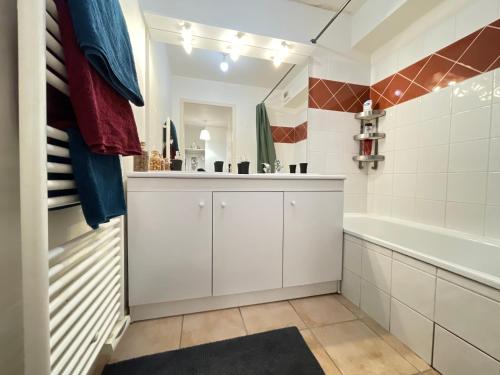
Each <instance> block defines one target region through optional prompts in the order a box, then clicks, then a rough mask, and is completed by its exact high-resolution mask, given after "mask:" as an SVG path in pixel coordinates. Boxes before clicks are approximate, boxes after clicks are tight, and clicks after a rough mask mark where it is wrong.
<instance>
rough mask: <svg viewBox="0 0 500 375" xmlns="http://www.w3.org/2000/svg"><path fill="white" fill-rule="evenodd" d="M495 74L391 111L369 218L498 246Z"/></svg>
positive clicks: (498, 98)
mask: <svg viewBox="0 0 500 375" xmlns="http://www.w3.org/2000/svg"><path fill="white" fill-rule="evenodd" d="M499 93H500V69H497V70H496V71H494V72H489V73H484V74H481V75H479V76H477V77H474V78H471V79H469V80H467V81H464V82H462V83H460V84H458V85H457V86H456V87H453V88H452V87H448V88H446V89H444V90H441V91H438V92H433V93H430V94H427V95H425V96H423V97H420V98H417V99H414V100H411V101H408V102H406V103H403V104H401V105H398V106H395V107H392V108H389V109H388V110H387V118H385V119H383V120H382V121H381V129H382V131H385V132H386V133H387V138H386V140H385V141H384V142H381V145H380V146H381V148H380V151H381V153H383V154H385V155H386V161H385V162H384V163H381V168H380V169H379V170H378V171H376V172H374V173H371V172H370V175H369V179H368V211H369V212H372V213H376V214H380V215H385V216H394V217H398V218H403V219H410V220H415V221H419V222H422V223H426V224H431V225H438V226H445V227H447V228H452V229H457V230H460V231H464V232H468V233H473V234H478V235H486V236H490V237H497V238H500V199H499V197H500V194H499V192H500V94H499Z"/></svg>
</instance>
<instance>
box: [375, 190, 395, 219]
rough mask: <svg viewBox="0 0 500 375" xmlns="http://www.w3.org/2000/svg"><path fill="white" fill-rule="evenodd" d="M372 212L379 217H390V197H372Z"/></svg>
mask: <svg viewBox="0 0 500 375" xmlns="http://www.w3.org/2000/svg"><path fill="white" fill-rule="evenodd" d="M373 206H374V208H373V212H374V213H375V214H377V215H381V216H391V208H392V197H391V196H388V195H374V205H373Z"/></svg>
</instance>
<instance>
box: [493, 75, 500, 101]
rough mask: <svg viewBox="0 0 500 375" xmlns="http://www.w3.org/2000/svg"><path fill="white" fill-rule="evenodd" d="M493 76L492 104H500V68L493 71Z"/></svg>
mask: <svg viewBox="0 0 500 375" xmlns="http://www.w3.org/2000/svg"><path fill="white" fill-rule="evenodd" d="M493 74H494V76H495V81H494V86H493V103H500V68H497V69H495V70H494V71H493Z"/></svg>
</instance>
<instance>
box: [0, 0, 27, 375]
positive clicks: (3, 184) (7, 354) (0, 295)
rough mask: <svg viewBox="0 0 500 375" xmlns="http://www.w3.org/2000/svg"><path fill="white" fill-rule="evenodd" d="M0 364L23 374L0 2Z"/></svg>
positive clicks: (13, 49) (8, 34) (10, 46)
mask: <svg viewBox="0 0 500 375" xmlns="http://www.w3.org/2000/svg"><path fill="white" fill-rule="evenodd" d="M0 62H1V67H2V73H1V74H0V113H1V114H2V125H1V126H0V172H1V174H2V177H1V178H0V192H1V194H0V238H1V241H2V244H1V245H0V348H1V350H0V369H2V370H1V372H2V373H5V374H22V373H23V372H24V367H23V321H22V319H23V309H22V273H21V233H20V230H21V229H20V201H19V146H18V145H19V139H18V136H19V134H18V131H19V130H18V115H17V111H18V99H17V98H18V92H17V74H18V73H17V10H16V2H15V1H2V2H1V3H0Z"/></svg>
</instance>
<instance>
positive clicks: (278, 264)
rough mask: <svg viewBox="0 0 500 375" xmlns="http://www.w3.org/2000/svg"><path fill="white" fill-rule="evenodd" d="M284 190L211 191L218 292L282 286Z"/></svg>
mask: <svg viewBox="0 0 500 375" xmlns="http://www.w3.org/2000/svg"><path fill="white" fill-rule="evenodd" d="M282 238H283V193H281V192H215V193H214V194H213V292H214V296H220V295H227V294H237V293H245V292H253V291H259V290H266V289H276V288H281V287H282V259H283V256H282V252H283V246H282Z"/></svg>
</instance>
